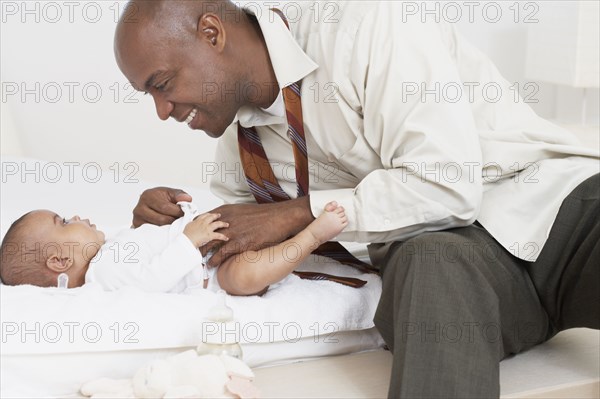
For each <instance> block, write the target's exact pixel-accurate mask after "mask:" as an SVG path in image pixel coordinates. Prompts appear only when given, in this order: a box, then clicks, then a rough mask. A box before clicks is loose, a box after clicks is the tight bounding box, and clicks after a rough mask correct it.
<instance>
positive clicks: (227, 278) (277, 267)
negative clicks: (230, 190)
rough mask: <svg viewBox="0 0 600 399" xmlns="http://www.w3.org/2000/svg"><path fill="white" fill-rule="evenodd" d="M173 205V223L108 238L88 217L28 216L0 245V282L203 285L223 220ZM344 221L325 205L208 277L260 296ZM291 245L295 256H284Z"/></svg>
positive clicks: (154, 287) (235, 291)
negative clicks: (208, 253)
mask: <svg viewBox="0 0 600 399" xmlns="http://www.w3.org/2000/svg"><path fill="white" fill-rule="evenodd" d="M180 205H181V206H182V209H183V210H184V216H183V217H182V218H180V219H178V220H176V221H175V222H174V223H173V224H172V225H169V226H154V225H149V224H144V225H142V226H140V227H139V228H137V229H127V230H123V231H121V232H119V233H118V234H116V235H115V236H114V237H112V238H109V239H108V240H107V239H105V236H104V233H103V232H102V231H100V230H98V229H97V228H96V225H94V224H91V223H90V221H89V220H87V219H81V218H79V217H78V216H74V217H72V218H70V219H65V218H63V217H61V216H59V215H57V214H56V213H54V212H51V211H48V210H36V211H32V212H29V213H27V214H25V215H23V216H22V217H21V218H19V219H18V220H17V221H15V222H14V223H13V224H12V226H11V227H10V229H9V230H8V231H7V233H6V235H5V237H4V240H3V241H2V245H1V246H0V278H1V279H2V282H3V283H4V284H6V285H21V284H31V285H37V286H41V287H55V286H56V285H57V278H58V276H59V275H60V274H61V273H65V274H67V276H68V277H69V284H68V287H69V288H75V287H80V286H82V285H83V284H84V283H90V282H95V283H99V284H101V285H102V286H103V287H104V288H105V289H107V290H115V289H118V288H120V287H123V286H136V287H139V288H141V289H143V290H145V291H153V292H183V291H185V290H186V289H188V288H191V287H195V286H202V285H203V283H204V281H205V277H206V275H205V274H204V273H203V268H202V265H203V262H202V255H201V253H200V251H199V250H198V248H200V247H201V246H203V245H204V244H206V243H207V242H209V241H213V240H221V241H227V240H228V238H227V237H226V236H224V235H223V234H221V233H219V232H218V230H219V229H221V228H224V227H228V223H225V222H223V221H220V220H219V218H220V215H219V214H211V213H204V214H199V213H198V212H197V210H195V208H194V207H193V205H192V204H189V203H182V204H180ZM347 224H348V220H347V218H346V215H345V212H344V208H343V207H341V206H338V204H337V203H335V202H330V203H329V204H327V206H326V207H325V210H324V212H323V213H322V214H321V215H320V216H319V217H317V218H316V219H315V220H314V221H313V222H312V223H311V224H310V225H308V226H307V227H306V228H305V229H304V230H302V231H301V232H299V233H298V234H297V235H295V236H294V237H292V238H290V239H288V240H286V241H284V242H282V243H280V244H277V245H275V246H272V247H269V248H265V249H262V250H259V251H246V252H243V253H241V254H239V255H236V256H232V257H230V258H228V259H227V260H226V261H225V262H224V263H223V264H221V265H220V266H219V267H218V268H217V270H216V271H213V272H212V274H213V275H214V274H216V277H217V280H218V283H219V285H220V287H221V288H222V289H224V290H225V291H227V293H229V294H231V295H255V294H256V295H260V294H262V293H264V292H265V291H266V290H267V288H268V287H269V286H270V285H271V284H274V283H276V282H278V281H280V280H282V279H283V278H284V277H286V276H287V275H288V274H290V273H292V272H293V271H294V270H295V269H296V267H297V266H298V265H300V263H302V261H303V260H305V259H306V258H307V257H308V256H309V255H310V253H311V252H312V251H313V250H314V249H316V248H317V247H318V246H319V245H320V244H322V243H324V242H326V241H329V240H330V239H332V238H333V237H335V236H337V235H338V234H339V233H340V232H341V231H342V230H343V229H344V228H345V227H346V226H347ZM291 246H293V247H294V248H295V251H294V254H293V255H294V256H289V254H288V251H287V250H288V249H289V248H290V247H291ZM289 252H291V251H289Z"/></svg>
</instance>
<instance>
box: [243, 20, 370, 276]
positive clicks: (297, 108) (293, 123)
mask: <svg viewBox="0 0 600 399" xmlns="http://www.w3.org/2000/svg"><path fill="white" fill-rule="evenodd" d="M274 11H275V12H277V11H278V10H274ZM277 13H278V14H279V15H280V16H281V17H282V19H283V20H284V22H285V23H286V25H288V24H287V21H286V19H285V18H284V17H283V15H282V14H280V12H277ZM288 28H289V26H288ZM282 92H283V98H284V102H285V110H286V116H287V121H288V137H289V138H290V140H291V144H292V150H293V153H294V162H295V170H296V185H297V194H298V197H302V196H305V195H308V151H307V148H306V138H305V136H304V125H303V119H302V104H301V101H300V100H301V94H300V82H296V83H293V84H291V85H289V86H287V87H284V88H283V89H282ZM238 144H239V150H240V159H241V161H242V167H243V169H244V173H245V175H246V181H247V183H248V186H249V187H250V191H251V192H252V194H253V195H254V198H255V199H256V202H258V203H259V204H264V203H271V202H279V201H286V200H289V199H291V198H290V197H289V196H288V195H287V193H286V192H285V191H283V189H282V188H281V186H280V185H279V182H278V181H277V178H276V177H275V174H274V173H273V169H272V168H271V165H270V163H269V160H268V158H267V155H266V153H265V150H264V148H263V145H262V142H261V140H260V137H259V136H258V134H257V132H256V129H255V128H254V127H250V128H246V127H243V126H242V125H241V124H240V123H239V122H238ZM313 253H314V254H317V255H322V256H326V257H328V258H332V259H335V260H337V261H339V262H340V263H342V264H345V265H349V266H352V267H354V268H356V269H358V270H360V271H362V272H365V273H377V272H378V270H377V269H376V268H374V267H373V266H371V265H369V264H367V263H365V262H361V261H360V260H358V259H356V258H355V257H354V256H353V255H352V254H351V253H350V252H348V250H346V248H344V247H343V246H342V245H341V244H340V243H338V242H327V243H325V244H323V245H321V246H320V247H319V248H317V249H316V250H315V251H313ZM294 273H295V274H296V275H298V276H300V277H301V278H306V279H311V280H330V281H335V282H338V283H340V284H345V285H348V286H351V287H357V288H358V287H362V286H363V285H364V284H366V282H365V281H364V280H359V279H354V278H348V277H338V276H332V275H329V274H325V273H312V272H311V273H308V272H294Z"/></svg>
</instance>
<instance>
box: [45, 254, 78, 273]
mask: <svg viewBox="0 0 600 399" xmlns="http://www.w3.org/2000/svg"><path fill="white" fill-rule="evenodd" d="M71 266H73V259H72V258H61V257H59V256H58V255H56V254H54V255H50V256H48V259H46V267H47V268H48V269H50V270H52V271H54V272H57V273H64V272H66V271H67V270H69V269H70V268H71Z"/></svg>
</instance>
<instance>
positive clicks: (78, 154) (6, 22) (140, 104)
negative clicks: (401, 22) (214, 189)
mask: <svg viewBox="0 0 600 399" xmlns="http://www.w3.org/2000/svg"><path fill="white" fill-rule="evenodd" d="M456 3H457V4H459V5H462V4H463V3H464V2H456ZM530 3H531V2H530ZM123 4H124V3H123V2H122V1H113V0H108V1H96V2H94V1H82V2H77V1H76V2H66V1H56V2H48V1H43V2H42V1H27V2H22V1H7V0H4V1H2V3H1V5H2V25H1V29H2V31H1V45H0V49H1V57H0V58H1V65H0V67H1V68H0V71H1V80H2V103H3V105H4V106H3V108H2V113H3V115H2V119H3V120H4V119H5V115H4V114H5V112H6V111H5V107H6V106H8V107H9V108H10V109H11V110H12V113H13V115H12V123H13V125H14V129H15V131H16V132H17V134H16V135H17V136H18V138H19V141H20V145H21V148H22V150H23V152H24V153H25V154H26V155H28V156H31V157H36V158H42V159H47V160H53V161H62V162H65V161H72V162H80V163H86V162H97V163H99V164H101V165H103V166H104V167H107V166H109V165H113V164H114V163H115V162H119V167H120V168H121V169H123V168H124V164H125V163H134V164H135V165H137V167H139V170H138V171H137V173H136V176H139V177H141V178H145V179H152V180H154V181H157V182H160V183H161V184H165V185H174V186H177V185H180V184H188V185H197V186H202V185H204V184H206V182H207V181H208V177H207V176H204V175H203V173H202V170H203V165H205V164H204V163H210V162H211V160H212V158H213V153H214V149H215V144H216V142H215V141H214V140H213V139H210V138H208V137H206V136H204V135H203V134H202V133H201V132H198V131H195V132H192V131H191V130H189V128H188V127H187V126H185V125H184V124H177V123H176V122H174V121H169V122H162V121H160V120H159V119H158V118H157V117H156V115H155V112H154V105H153V103H152V100H151V98H149V97H144V96H142V95H140V94H137V93H135V92H134V91H133V90H132V89H131V88H130V87H127V86H126V80H125V79H124V77H122V76H121V74H120V72H119V70H118V68H117V66H116V64H115V62H114V58H113V48H112V45H113V43H112V38H113V31H114V28H115V24H116V18H117V15H118V12H119V11H120V9H121V8H122V7H123ZM415 4H416V5H418V6H420V4H421V2H415ZM427 4H428V5H429V7H431V8H433V7H435V3H433V2H429V3H427ZM438 4H439V7H442V6H443V5H444V4H443V3H438ZM479 4H480V5H479V6H478V7H477V8H475V9H474V13H473V20H472V21H470V20H469V16H468V15H467V12H466V11H468V9H467V8H466V7H464V6H461V10H462V12H463V15H462V18H461V19H460V21H459V22H458V23H457V25H458V28H459V30H460V31H461V32H463V33H464V34H465V35H466V36H467V37H468V38H469V39H470V40H471V41H473V42H474V43H475V44H476V45H477V46H478V47H479V48H481V49H482V50H484V51H485V52H486V53H488V54H489V55H490V56H491V58H492V59H493V60H494V61H495V62H496V64H497V65H498V67H499V69H500V71H502V73H503V74H504V75H505V76H506V77H507V78H508V80H510V81H513V82H520V83H521V85H522V84H523V83H524V82H527V81H528V80H527V79H525V74H524V71H525V54H526V42H527V40H526V33H527V26H528V25H527V24H525V23H524V22H523V19H524V17H525V16H526V15H527V14H528V13H529V12H530V11H531V10H530V9H525V8H524V7H525V3H518V5H517V6H518V8H519V10H520V15H519V21H518V22H517V23H515V21H514V18H515V13H514V2H498V3H496V4H501V7H502V17H501V18H500V19H499V21H498V22H496V23H491V22H489V19H490V16H491V17H492V19H493V17H494V16H493V14H490V15H486V17H487V19H488V20H486V17H484V14H483V13H482V12H483V11H482V10H483V6H484V5H482V3H479ZM535 4H537V5H538V6H539V7H540V11H539V12H537V13H536V14H537V15H538V16H539V18H541V17H542V16H543V11H544V10H545V8H544V7H546V4H548V2H543V1H542V2H537V3H535ZM510 7H513V8H512V9H511V8H510ZM440 11H441V12H442V11H443V10H442V8H440ZM491 11H493V10H491V9H488V12H491ZM550 12H552V11H550ZM441 17H442V18H444V14H443V12H442V14H441ZM445 17H450V18H453V16H452V15H445ZM70 87H72V88H73V89H72V92H70V91H71V90H70ZM84 88H85V90H84ZM117 88H118V89H117ZM57 89H59V90H57ZM97 89H100V90H101V93H97ZM580 95H581V91H580V90H579V91H577V90H574V89H571V90H567V89H558V88H557V87H556V86H553V85H550V84H540V91H539V92H538V94H537V95H536V96H537V98H539V103H538V104H532V106H533V107H534V108H535V109H536V111H537V112H538V113H540V114H541V115H543V116H544V117H548V118H555V117H557V116H559V117H561V118H563V119H573V118H577V117H578V115H579V114H580V102H578V99H577V97H578V96H580ZM564 98H568V100H564ZM590 98H591V100H590V101H589V109H588V119H589V120H591V121H592V122H594V121H595V123H597V121H598V100H597V98H598V90H593V91H592V93H591V96H590ZM575 120H576V119H575ZM1 134H2V136H3V141H2V145H3V146H5V145H11V144H6V143H11V140H10V139H9V138H8V134H9V128H8V127H5V126H4V124H3V126H2V132H1ZM5 136H6V139H5ZM11 137H12V138H13V139H14V136H11ZM12 143H13V144H12V145H14V140H12ZM3 152H14V151H12V150H9V151H4V149H3ZM132 170H133V169H127V171H132Z"/></svg>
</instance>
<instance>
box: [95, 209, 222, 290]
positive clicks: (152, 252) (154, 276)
mask: <svg viewBox="0 0 600 399" xmlns="http://www.w3.org/2000/svg"><path fill="white" fill-rule="evenodd" d="M178 205H180V206H181V208H182V210H183V212H184V216H183V217H181V218H180V219H177V220H176V221H175V222H173V224H171V225H168V226H155V225H150V224H144V225H142V226H140V227H138V228H137V229H127V230H122V231H120V232H119V233H117V234H116V235H115V236H114V237H111V238H109V239H107V240H106V243H105V244H104V245H103V246H102V247H101V248H100V251H98V254H97V255H96V256H95V257H94V258H93V259H92V260H91V262H90V267H89V269H88V271H87V273H86V275H85V282H86V283H97V284H100V285H101V286H102V287H103V288H104V289H106V290H110V291H112V290H116V289H119V288H121V287H124V286H134V287H138V288H140V289H142V290H144V291H149V292H173V293H182V292H184V291H186V290H188V289H192V288H202V286H203V282H204V277H205V276H204V274H203V268H202V254H201V253H200V251H199V250H198V249H197V248H195V247H194V245H193V244H192V242H191V241H190V240H189V238H188V237H187V236H185V235H184V234H183V230H184V228H185V226H186V225H187V224H188V223H189V222H191V221H192V220H194V218H195V217H196V216H198V215H199V212H198V210H197V208H196V207H195V206H194V205H193V204H191V203H187V202H180V203H179V204H178ZM215 271H216V269H212V270H211V271H210V272H209V274H210V276H211V277H212V276H213V275H214V273H215ZM211 280H215V279H214V278H211ZM211 285H212V284H211Z"/></svg>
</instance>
